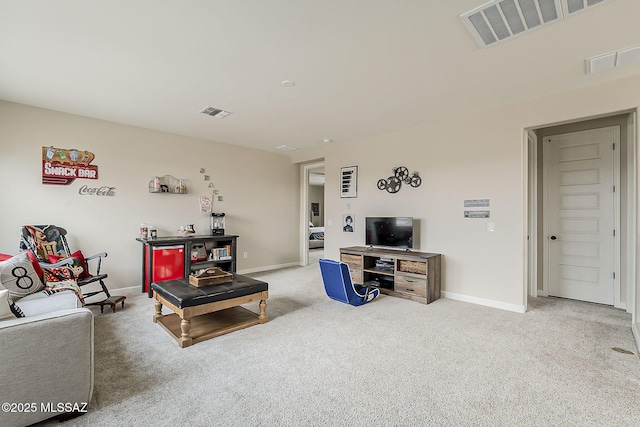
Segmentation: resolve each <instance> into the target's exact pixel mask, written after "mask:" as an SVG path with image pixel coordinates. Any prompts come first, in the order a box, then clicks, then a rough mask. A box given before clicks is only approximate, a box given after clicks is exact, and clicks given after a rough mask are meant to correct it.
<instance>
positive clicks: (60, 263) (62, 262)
mask: <svg viewBox="0 0 640 427" xmlns="http://www.w3.org/2000/svg"><path fill="white" fill-rule="evenodd" d="M38 264H40V267H42V268H56V267H62V266H64V265H73V260H72V259H71V258H67V259H63V260H60V261H58V262H56V263H53V264H52V263H50V262H42V261H39V262H38Z"/></svg>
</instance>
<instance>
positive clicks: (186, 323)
mask: <svg viewBox="0 0 640 427" xmlns="http://www.w3.org/2000/svg"><path fill="white" fill-rule="evenodd" d="M190 329H191V320H190V319H182V321H181V322H180V330H181V331H182V336H181V337H180V339H179V340H178V345H179V346H180V348H185V347H189V346H190V345H191V344H192V342H193V338H191V337H190V336H189V330H190Z"/></svg>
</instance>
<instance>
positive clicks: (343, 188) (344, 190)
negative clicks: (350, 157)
mask: <svg viewBox="0 0 640 427" xmlns="http://www.w3.org/2000/svg"><path fill="white" fill-rule="evenodd" d="M340 197H342V198H348V197H358V166H347V167H344V168H340Z"/></svg>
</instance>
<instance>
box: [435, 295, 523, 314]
mask: <svg viewBox="0 0 640 427" xmlns="http://www.w3.org/2000/svg"><path fill="white" fill-rule="evenodd" d="M441 295H442V297H444V298H448V299H453V300H456V301H464V302H470V303H472V304H478V305H484V306H487V307H493V308H499V309H500V310H506V311H514V312H516V313H524V312H525V307H524V305H516V304H507V303H504V302H499V301H493V300H490V299H484V298H478V297H471V296H469V295H462V294H456V293H453V292H447V291H441Z"/></svg>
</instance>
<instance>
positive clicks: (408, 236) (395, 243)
mask: <svg viewBox="0 0 640 427" xmlns="http://www.w3.org/2000/svg"><path fill="white" fill-rule="evenodd" d="M365 229H366V231H365V233H366V234H365V244H366V245H367V246H387V247H392V248H403V249H410V248H413V218H411V217H367V218H365Z"/></svg>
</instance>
